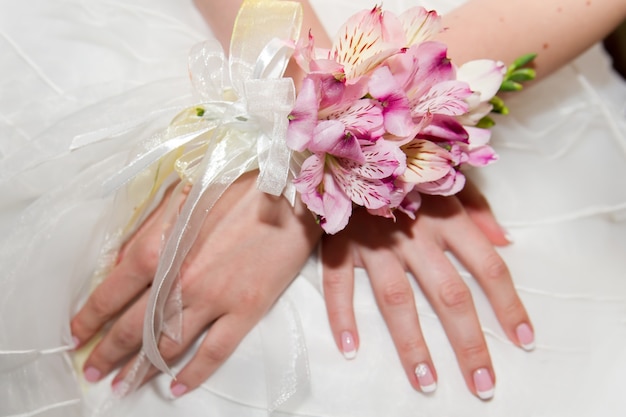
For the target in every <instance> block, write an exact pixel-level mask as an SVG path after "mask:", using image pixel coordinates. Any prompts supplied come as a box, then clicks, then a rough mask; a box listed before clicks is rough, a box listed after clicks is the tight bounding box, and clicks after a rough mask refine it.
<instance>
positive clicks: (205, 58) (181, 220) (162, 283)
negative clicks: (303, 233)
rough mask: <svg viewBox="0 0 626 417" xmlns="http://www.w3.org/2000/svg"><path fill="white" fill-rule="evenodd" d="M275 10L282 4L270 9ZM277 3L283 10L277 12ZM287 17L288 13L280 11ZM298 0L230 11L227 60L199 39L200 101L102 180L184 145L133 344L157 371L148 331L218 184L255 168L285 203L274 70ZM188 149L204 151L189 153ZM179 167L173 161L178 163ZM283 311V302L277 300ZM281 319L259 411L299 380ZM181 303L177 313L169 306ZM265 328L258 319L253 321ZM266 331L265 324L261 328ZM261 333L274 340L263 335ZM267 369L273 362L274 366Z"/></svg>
mask: <svg viewBox="0 0 626 417" xmlns="http://www.w3.org/2000/svg"><path fill="white" fill-rule="evenodd" d="M277 10H281V11H282V13H277ZM285 11H286V13H285ZM285 16H288V19H285ZM300 20H301V9H300V6H299V4H298V3H295V2H285V1H274V0H247V1H244V4H243V6H242V9H241V10H240V13H239V15H238V18H237V23H236V25H235V29H234V31H233V40H232V42H231V53H230V58H229V59H228V61H227V60H226V59H225V57H224V53H223V52H222V50H221V48H220V47H219V44H218V43H217V42H215V41H208V42H205V43H204V44H202V45H201V46H198V47H196V48H194V50H193V51H192V53H191V58H190V73H191V77H192V82H193V85H194V86H195V88H196V89H197V90H198V92H199V93H200V95H201V96H202V97H203V98H204V99H205V100H206V102H204V103H202V104H200V105H198V106H196V107H194V108H193V109H189V110H187V111H186V112H183V113H182V114H181V115H180V116H179V117H178V118H177V119H175V121H174V122H173V123H172V126H171V127H170V128H169V129H168V130H167V131H166V132H164V133H163V134H162V135H160V137H157V138H155V141H156V142H157V145H155V146H154V147H152V148H151V149H150V150H148V151H147V152H145V153H143V154H142V155H140V156H139V157H138V158H136V159H135V160H134V161H132V162H131V163H130V164H129V165H128V166H127V167H125V168H124V169H122V170H121V171H120V172H119V173H118V174H117V175H116V176H115V177H114V178H112V179H111V181H110V182H109V183H108V184H107V187H106V188H107V189H108V190H111V189H115V188H117V187H119V186H121V185H122V184H124V183H126V182H128V181H130V180H132V179H133V178H135V177H136V176H137V175H138V174H139V173H140V172H142V171H143V170H144V169H145V168H147V167H149V166H151V165H153V164H155V163H158V162H159V161H160V160H161V159H162V158H163V157H164V156H166V155H169V154H171V153H172V152H174V151H180V150H181V147H185V151H184V155H183V156H182V157H181V158H179V162H181V161H182V162H181V163H180V164H179V165H181V166H183V165H184V167H183V168H181V169H179V172H182V173H183V175H184V177H185V178H186V179H187V180H189V181H190V182H191V183H192V184H193V186H192V187H191V190H190V192H189V195H188V196H187V199H186V201H185V203H184V205H183V207H182V209H181V212H180V214H179V216H178V218H177V220H176V222H175V224H174V226H173V228H172V230H171V233H170V235H169V237H168V238H167V240H166V243H165V246H164V247H163V251H162V253H161V257H160V263H159V266H158V268H157V272H156V275H155V278H154V280H153V285H152V286H151V289H150V295H149V300H148V307H147V310H146V316H145V321H144V333H143V351H144V352H145V355H146V357H147V358H148V359H149V360H150V362H151V363H152V364H153V365H154V366H155V367H157V368H158V369H159V370H161V371H163V372H166V373H169V374H170V375H171V371H170V369H169V367H168V366H167V364H166V363H165V361H164V360H163V358H162V356H161V354H160V352H159V349H158V340H159V338H160V337H161V334H162V332H163V327H164V323H165V316H166V315H167V316H169V315H170V312H166V303H167V300H168V297H169V295H170V292H171V290H172V288H173V286H174V284H175V283H176V279H177V277H178V273H179V271H180V268H181V266H182V263H183V261H184V259H185V257H186V256H187V254H188V253H189V251H190V249H191V247H192V245H193V243H194V241H195V239H196V238H197V236H198V233H199V231H200V229H201V225H202V223H203V222H204V220H205V218H206V215H207V213H208V212H209V211H210V210H211V209H212V208H213V206H214V205H215V203H216V202H217V201H218V199H219V198H220V196H221V195H222V194H223V193H224V192H225V191H226V189H227V188H228V187H229V186H230V185H231V184H232V183H233V182H234V181H236V180H237V178H239V177H240V176H241V175H242V174H244V173H245V172H248V171H251V170H254V169H259V177H258V181H257V186H258V188H259V189H260V190H261V191H264V192H267V193H270V194H273V195H281V194H283V193H285V195H286V197H287V198H288V199H289V200H290V201H291V202H292V203H293V202H294V199H295V189H294V188H293V186H292V185H291V182H290V181H289V175H290V164H291V165H293V163H292V161H291V151H290V150H289V149H288V148H287V146H286V143H285V140H286V133H287V127H288V123H289V122H288V115H289V113H290V111H291V110H292V108H293V104H294V101H295V88H294V85H293V81H292V80H291V79H287V78H281V77H282V75H283V72H284V70H285V68H286V65H287V62H288V59H289V57H290V54H291V48H290V47H289V46H288V43H287V42H285V41H280V40H278V39H288V40H290V41H291V42H293V41H294V40H295V38H296V37H297V36H298V31H299V26H300ZM198 150H203V151H204V155H203V156H202V157H200V158H198V157H197V153H198ZM179 168H180V167H179ZM283 311H286V310H284V308H283ZM288 311H289V314H290V317H291V319H290V320H289V322H290V323H291V324H290V326H289V328H288V329H284V331H285V332H286V334H285V336H284V337H283V338H282V339H283V341H284V342H285V343H286V344H288V345H289V346H291V347H290V348H289V349H287V350H288V351H289V352H291V353H290V357H289V358H276V356H275V355H271V354H269V352H270V350H268V348H269V349H273V346H268V347H266V349H265V350H266V357H272V358H274V359H273V361H274V362H276V361H286V362H285V363H283V364H282V365H284V366H280V365H281V364H280V363H274V364H268V367H272V366H274V368H273V369H275V370H274V372H268V373H267V374H266V382H267V384H268V411H269V412H270V413H271V412H272V411H273V410H274V409H276V408H277V407H278V406H280V405H282V404H284V403H286V402H287V401H288V400H289V399H292V398H295V396H294V395H295V394H296V392H300V393H302V386H306V385H307V384H308V365H307V363H306V354H305V353H306V352H305V349H304V341H303V336H302V335H303V333H302V329H301V328H300V327H299V320H297V317H296V315H297V313H296V312H295V310H293V309H288ZM180 313H182V312H179V314H180ZM264 328H265V329H267V326H262V327H261V329H262V331H263V329H264ZM265 331H267V330H265ZM271 340H275V339H274V338H272V339H271ZM277 370H281V371H280V372H278V374H280V375H278V374H277V372H276V371H277Z"/></svg>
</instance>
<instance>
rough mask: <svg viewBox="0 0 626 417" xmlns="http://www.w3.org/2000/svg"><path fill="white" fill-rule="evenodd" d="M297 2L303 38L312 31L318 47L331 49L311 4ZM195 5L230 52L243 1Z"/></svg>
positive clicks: (217, 0)
mask: <svg viewBox="0 0 626 417" xmlns="http://www.w3.org/2000/svg"><path fill="white" fill-rule="evenodd" d="M296 1H297V2H298V3H301V4H302V9H303V11H304V19H303V22H302V35H301V36H308V33H309V30H310V31H311V33H312V34H313V36H315V43H316V45H317V46H321V47H329V46H330V38H329V37H328V35H327V34H326V32H325V31H324V28H323V27H322V24H321V23H320V20H319V19H318V18H317V16H316V15H315V12H314V11H313V9H312V8H311V5H310V4H309V2H308V1H306V0H296ZM194 3H195V5H196V7H197V8H198V10H199V11H200V13H201V14H202V16H203V17H204V19H205V20H206V21H207V23H208V24H209V26H210V27H211V30H213V33H214V35H215V36H216V38H217V39H218V40H219V41H220V43H221V44H222V46H223V47H224V50H228V45H229V44H230V36H231V33H232V29H233V24H234V23H235V18H236V17H237V12H238V10H239V7H240V6H241V3H242V0H194Z"/></svg>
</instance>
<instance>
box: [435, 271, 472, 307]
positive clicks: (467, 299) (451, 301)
mask: <svg viewBox="0 0 626 417" xmlns="http://www.w3.org/2000/svg"><path fill="white" fill-rule="evenodd" d="M439 297H440V299H441V302H442V303H443V304H444V305H445V306H446V307H447V308H449V309H451V310H453V311H456V312H460V311H465V310H466V309H467V308H468V307H470V306H471V304H472V294H471V293H470V290H469V289H468V288H467V286H466V285H465V283H464V282H463V281H460V280H457V279H453V280H448V281H446V282H444V283H443V284H442V285H441V288H440V289H439Z"/></svg>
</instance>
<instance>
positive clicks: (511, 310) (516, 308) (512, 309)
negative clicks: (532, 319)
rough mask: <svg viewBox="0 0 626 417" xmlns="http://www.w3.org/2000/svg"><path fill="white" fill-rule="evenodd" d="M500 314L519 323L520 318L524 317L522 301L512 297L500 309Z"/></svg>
mask: <svg viewBox="0 0 626 417" xmlns="http://www.w3.org/2000/svg"><path fill="white" fill-rule="evenodd" d="M502 314H504V317H507V318H509V317H510V318H513V319H515V320H516V321H519V318H520V317H524V316H525V309H524V305H523V304H522V301H521V300H520V299H519V298H518V297H513V298H512V299H511V300H509V301H508V302H507V303H505V304H504V307H503V308H502Z"/></svg>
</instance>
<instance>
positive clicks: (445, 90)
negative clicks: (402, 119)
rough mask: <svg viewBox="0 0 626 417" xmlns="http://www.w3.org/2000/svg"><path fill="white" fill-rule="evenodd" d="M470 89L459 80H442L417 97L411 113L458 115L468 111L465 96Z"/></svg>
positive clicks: (470, 92) (469, 93)
mask: <svg viewBox="0 0 626 417" xmlns="http://www.w3.org/2000/svg"><path fill="white" fill-rule="evenodd" d="M471 94H472V91H471V90H470V89H469V86H468V85H467V84H465V83H463V82H460V81H455V80H451V81H444V82H441V83H438V84H436V85H434V86H433V87H432V88H431V89H430V90H429V91H428V93H426V94H425V95H424V96H422V97H420V98H419V101H418V102H417V103H416V105H415V107H414V108H413V113H414V114H416V115H422V114H425V113H434V114H443V115H447V116H458V115H462V114H464V113H466V112H467V111H468V104H467V102H466V101H465V98H467V97H469V96H470V95H471Z"/></svg>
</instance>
